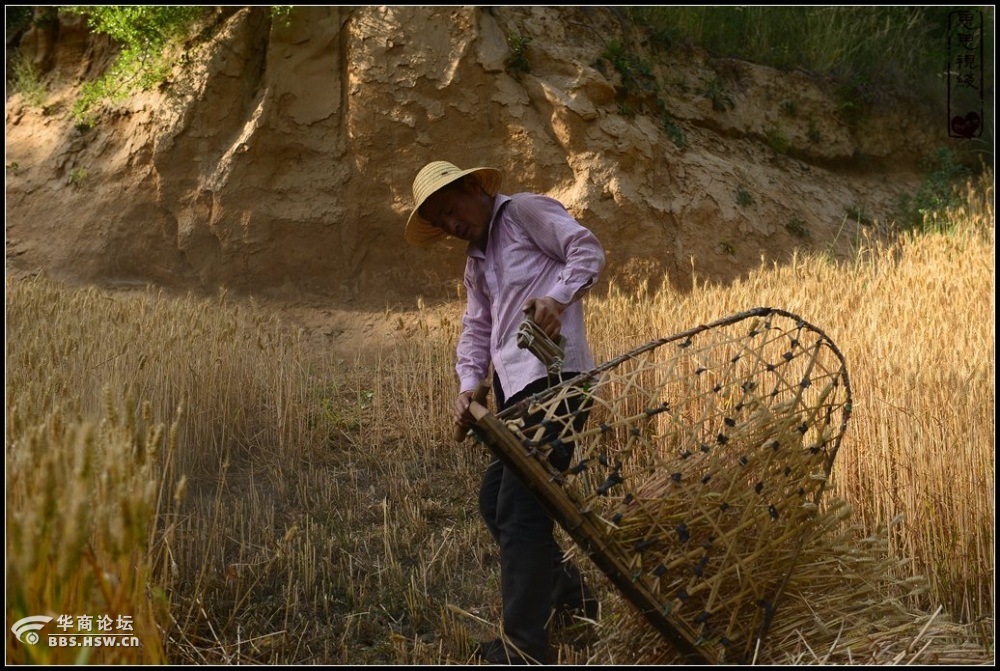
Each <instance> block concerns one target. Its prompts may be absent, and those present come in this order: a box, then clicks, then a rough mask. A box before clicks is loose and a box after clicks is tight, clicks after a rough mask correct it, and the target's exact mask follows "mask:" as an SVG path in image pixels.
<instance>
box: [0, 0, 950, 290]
mask: <svg viewBox="0 0 1000 671" xmlns="http://www.w3.org/2000/svg"><path fill="white" fill-rule="evenodd" d="M224 12H225V13H224V14H221V15H219V16H218V18H217V21H216V24H215V25H214V26H213V27H212V28H211V29H210V30H208V31H207V32H206V34H208V35H209V38H208V40H207V41H201V42H199V43H198V45H197V46H192V47H191V49H190V50H189V51H188V52H186V53H185V54H184V56H183V58H181V59H179V62H181V61H183V65H178V67H177V68H176V72H175V75H174V76H173V77H172V79H171V80H170V81H169V82H167V83H164V84H163V85H162V86H161V87H160V88H159V89H158V90H156V91H149V92H144V93H141V94H136V95H134V96H133V97H132V98H130V99H129V100H128V102H127V103H125V104H124V105H123V106H121V107H118V108H115V109H113V110H112V109H108V110H106V111H105V112H104V113H103V114H102V115H101V117H100V118H99V120H98V123H97V124H96V125H95V126H94V127H92V128H90V129H88V130H84V131H80V130H78V129H77V128H76V127H75V126H74V122H73V120H72V117H71V115H70V113H69V110H70V108H71V105H72V102H73V100H74V99H75V96H77V95H78V93H79V86H80V84H81V83H82V82H83V81H84V80H85V79H88V78H93V77H95V76H96V74H97V73H99V72H101V71H102V69H103V68H105V67H107V64H108V62H109V59H110V57H111V55H112V54H113V50H112V48H111V47H110V46H109V45H108V44H107V43H106V42H105V41H103V40H101V39H96V38H93V37H91V36H90V35H89V34H88V33H87V31H86V30H85V28H84V25H83V24H82V23H81V21H80V20H79V19H72V18H68V17H62V18H61V19H60V21H59V22H57V23H55V24H48V25H46V26H44V27H36V28H33V29H31V30H30V31H28V32H27V33H26V34H24V35H23V37H22V38H21V40H20V43H19V49H20V50H21V52H22V53H24V54H28V55H29V56H31V57H32V58H33V59H34V62H35V64H36V66H37V67H38V68H39V70H40V71H41V72H42V73H43V76H44V81H45V82H46V84H47V99H46V101H45V104H44V106H38V105H30V104H28V102H27V101H26V100H25V98H24V96H23V95H21V94H19V93H16V92H15V93H8V97H7V102H6V107H7V116H6V146H7V149H6V152H7V155H6V165H7V262H8V271H9V272H10V271H11V270H14V271H18V272H37V271H42V272H46V273H48V274H51V275H54V276H57V277H61V278H64V279H68V280H73V281H78V282H88V283H90V282H93V283H103V284H109V285H128V284H146V283H153V284H158V285H163V286H168V287H177V288H191V289H204V290H214V289H216V288H218V287H226V288H229V289H231V290H234V291H237V292H248V293H253V294H258V295H268V296H283V295H288V296H292V295H297V294H302V293H307V294H312V295H319V296H325V297H328V298H330V299H331V300H335V301H339V302H342V303H345V304H360V303H368V304H376V305H377V304H381V305H385V304H387V303H391V302H397V301H412V299H414V298H415V297H416V296H425V297H429V298H434V299H437V298H448V297H452V298H453V297H455V296H456V287H457V286H458V285H459V284H460V281H461V280H460V278H461V269H462V267H463V265H464V255H463V253H462V251H463V248H462V247H461V246H460V245H459V244H457V243H456V242H453V241H448V242H445V243H440V244H438V245H435V246H432V247H429V248H412V247H409V246H407V245H406V243H405V242H404V240H403V235H402V233H403V225H404V222H405V220H406V218H407V216H408V214H409V211H410V208H411V206H412V197H411V191H410V189H411V181H412V178H413V176H414V175H415V174H416V172H417V170H418V169H419V168H420V167H421V166H422V165H423V164H424V163H426V162H428V161H432V160H438V159H443V160H449V161H452V162H454V163H456V164H458V165H460V166H463V167H475V166H478V165H489V166H495V167H497V168H500V169H501V170H503V172H504V173H505V179H504V185H503V191H504V192H506V193H514V192H518V191H524V190H532V191H540V192H544V193H547V194H549V195H551V196H553V197H555V198H558V199H560V200H561V201H562V202H563V203H564V204H565V205H566V206H567V208H568V209H569V210H570V211H571V212H572V213H573V214H574V215H575V216H577V217H578V218H579V219H580V221H581V222H583V223H584V224H585V225H586V226H588V227H590V228H591V229H592V230H594V231H595V232H596V233H597V235H598V236H599V237H600V239H601V240H602V242H603V243H604V245H605V247H606V250H607V254H608V271H607V273H606V276H605V280H604V281H605V282H611V281H613V282H615V283H616V284H618V285H620V286H631V285H635V284H638V283H641V282H644V281H647V280H649V281H652V282H657V281H658V280H660V279H662V278H666V279H668V280H669V281H670V283H671V284H672V285H674V286H675V287H677V288H679V289H684V288H686V287H688V286H690V282H691V275H692V271H693V272H695V273H696V274H697V276H698V278H699V279H700V280H706V279H707V280H715V281H719V282H725V281H729V280H732V279H733V278H736V277H738V276H739V275H741V274H742V273H744V272H745V271H747V270H748V269H750V268H751V267H754V266H756V265H758V264H759V263H760V261H761V259H762V258H763V259H768V260H775V261H779V262H780V261H782V260H784V259H787V258H788V257H789V256H790V254H791V253H792V251H793V250H794V249H796V248H807V249H822V250H828V251H830V252H832V253H834V254H838V255H842V254H846V253H847V252H848V251H849V248H850V245H851V243H852V241H853V240H854V239H855V238H856V237H857V236H858V235H859V234H861V233H863V232H865V231H869V230H875V229H878V228H879V227H880V226H883V225H884V223H885V222H886V221H887V220H888V218H889V217H891V214H892V208H893V207H894V205H895V203H896V202H897V198H898V197H899V195H900V194H901V193H912V192H913V190H914V189H915V188H916V186H917V184H918V181H919V175H918V172H917V168H916V166H917V163H918V161H919V160H920V159H921V158H923V157H924V156H926V155H928V154H930V153H931V152H932V151H933V149H934V148H936V147H937V146H938V145H942V144H945V143H946V142H947V137H946V136H947V133H946V129H945V128H944V127H943V123H940V124H939V123H935V120H934V119H927V118H923V117H921V116H920V115H919V114H918V113H917V112H916V111H914V110H912V109H909V110H902V111H895V112H894V111H891V110H881V111H880V110H875V112H874V113H872V114H869V115H867V116H866V117H865V118H864V119H863V121H861V123H855V124H850V123H848V122H847V121H845V120H843V119H842V114H841V112H842V109H841V106H840V104H839V102H838V100H837V98H836V97H835V96H834V95H832V94H831V93H830V91H829V90H828V87H827V86H826V85H825V84H824V82H823V81H821V80H820V79H818V78H817V77H814V76H811V75H809V74H808V73H804V72H793V73H785V72H779V71H776V70H772V69H770V68H766V67H761V66H756V65H752V64H749V63H745V62H739V61H732V60H714V59H710V58H708V57H706V56H704V55H701V54H698V53H696V52H691V51H682V50H674V51H670V52H665V53H664V52H655V53H654V51H652V50H653V49H654V47H653V46H651V45H644V44H643V43H642V42H641V38H640V37H639V36H637V35H634V34H632V33H630V32H629V28H628V25H627V23H626V22H624V21H621V20H619V19H618V18H617V17H616V16H615V14H614V12H613V10H609V9H607V8H576V7H492V8H487V7H356V8H343V7H296V8H295V9H294V10H293V11H292V12H291V13H290V15H289V18H288V21H287V22H285V21H281V20H272V18H271V15H270V13H269V11H268V8H267V7H253V8H230V9H228V10H224ZM612 41H614V43H615V44H619V45H624V48H625V49H626V50H628V51H627V53H628V54H630V55H633V56H634V57H635V58H641V59H643V60H644V62H647V63H649V64H651V71H650V72H649V73H648V74H647V75H646V77H647V78H646V80H645V81H644V82H639V84H641V86H639V88H638V89H636V87H635V83H634V82H627V81H624V80H623V77H622V74H621V73H620V72H619V71H618V70H616V68H615V66H614V64H613V63H612V62H611V61H610V60H609V58H608V56H607V53H608V52H607V47H608V45H609V44H610V43H612ZM512 44H513V45H515V47H518V53H517V54H515V53H514V51H513V48H512V46H511V45H512ZM525 45H526V47H527V48H526V49H523V50H522V49H520V48H519V47H523V46H525ZM8 48H10V45H8ZM514 55H519V56H521V57H522V59H523V60H522V61H521V62H522V64H525V63H526V66H525V67H526V70H525V67H522V68H520V69H517V68H515V67H512V66H511V57H512V56H514ZM630 84H631V85H632V86H631V91H632V92H631V93H630V94H629V95H626V94H625V92H626V91H628V90H629V85H630ZM938 126H942V127H941V128H938ZM859 212H860V213H862V214H861V215H860V216H859V214H858V213H859Z"/></svg>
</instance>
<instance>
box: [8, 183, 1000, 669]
mask: <svg viewBox="0 0 1000 671" xmlns="http://www.w3.org/2000/svg"><path fill="white" fill-rule="evenodd" d="M967 201H968V205H967V206H966V207H965V208H964V209H962V210H961V211H956V212H953V213H952V214H951V215H950V216H951V217H952V218H953V224H954V225H953V226H951V227H948V228H947V232H941V233H934V234H929V235H922V236H916V237H913V238H904V239H901V240H899V241H897V242H895V243H891V244H890V243H874V242H866V241H864V240H859V241H858V243H859V245H858V251H857V255H856V256H855V257H853V258H851V259H840V260H836V259H831V258H828V257H825V256H822V255H816V256H798V257H796V258H792V259H789V260H788V262H787V263H784V264H780V265H774V266H773V267H762V268H760V269H759V270H758V271H756V272H754V273H751V274H750V276H748V277H747V278H745V279H744V280H741V281H740V282H736V283H734V284H732V285H731V286H727V287H710V286H699V287H697V288H696V290H695V291H693V292H691V293H690V294H680V293H677V292H674V291H672V290H671V289H670V288H669V287H665V288H663V289H657V290H655V291H654V290H653V289H652V288H650V289H649V290H648V291H646V292H638V293H634V294H632V293H630V294H627V295H626V294H622V293H621V292H616V291H615V290H614V289H613V288H612V290H610V291H609V292H607V293H606V294H602V295H597V294H595V295H592V296H590V297H589V298H588V299H587V301H588V302H587V305H586V308H587V314H588V329H589V331H590V335H591V341H592V343H593V345H594V349H595V355H596V358H597V359H598V360H599V361H610V360H613V359H614V358H615V357H617V356H619V355H620V354H621V353H623V352H628V351H630V350H633V349H635V348H636V347H638V346H639V345H642V344H643V343H646V342H649V341H651V340H654V339H657V338H662V337H664V336H665V334H676V333H681V332H683V331H685V330H687V329H690V328H692V326H693V325H698V324H707V323H710V322H712V321H713V320H715V319H718V318H719V317H720V316H723V315H731V314H735V313H740V312H742V311H745V310H747V309H748V308H749V307H751V306H758V305H771V306H778V307H780V308H783V309H785V310H787V311H788V312H791V313H793V314H796V315H800V316H801V317H802V318H803V319H805V320H806V321H808V322H809V323H811V324H815V325H817V326H818V327H820V328H821V329H822V330H823V332H825V333H826V334H827V335H828V336H829V337H830V339H831V340H832V342H834V343H836V344H837V346H838V348H839V349H840V351H841V352H842V353H843V356H844V360H845V361H846V362H847V367H848V370H849V372H850V375H851V389H852V392H853V412H852V416H851V418H850V422H849V425H848V430H847V431H846V432H845V434H844V436H843V439H842V442H841V445H840V448H839V450H838V451H837V454H836V459H835V460H834V462H833V467H832V469H831V470H830V478H829V480H828V482H827V483H826V487H825V490H826V491H825V494H824V498H823V499H822V501H820V504H819V507H818V509H817V512H816V517H815V519H814V522H813V524H814V525H815V526H814V527H812V528H811V533H809V534H808V535H807V536H806V537H805V539H804V542H803V544H802V545H801V549H800V551H799V555H798V558H797V561H796V562H795V570H793V571H792V572H791V574H790V575H789V577H788V580H787V582H786V583H785V585H784V588H783V589H782V590H781V594H780V598H779V599H778V600H776V601H775V604H774V606H775V607H774V617H773V620H772V621H771V625H770V627H769V629H768V631H767V635H766V637H765V638H764V639H763V640H762V642H761V645H760V646H759V647H756V646H754V649H753V650H752V654H751V655H750V657H751V660H752V661H756V662H758V663H763V662H765V661H766V662H769V663H789V664H791V663H796V664H830V663H838V664H839V663H850V664H862V663H877V664H897V663H908V662H909V663H955V664H963V663H968V664H974V663H990V662H991V661H992V660H993V659H994V636H993V617H994V593H995V590H994V568H993V562H994V540H995V526H994V493H993V492H994V489H995V488H994V458H995V457H994V436H993V427H994V409H995V400H994V395H993V390H994V386H993V380H994V370H995V368H994V358H993V357H994V354H993V352H994V321H993V320H994V305H993V302H992V301H991V300H989V299H988V298H987V297H992V296H994V272H993V250H994V228H993V221H994V218H993V204H992V203H993V200H992V189H991V187H990V186H988V185H987V186H983V185H979V186H977V187H976V188H975V189H973V190H972V191H970V194H969V197H968V198H967ZM455 312H456V310H455V309H454V306H441V307H440V308H438V307H434V308H424V309H422V310H419V311H417V312H415V313H413V314H398V315H397V314H389V315H387V320H396V319H398V320H399V322H400V324H404V322H405V321H410V322H412V323H413V324H414V328H413V331H412V333H411V334H409V335H406V333H407V331H406V329H405V328H401V329H400V331H399V334H400V336H399V337H398V338H394V339H393V340H392V341H391V342H389V341H387V342H385V343H384V344H382V346H381V347H380V346H379V345H378V344H374V345H375V346H374V347H373V348H370V349H369V352H371V351H374V352H375V353H376V354H377V356H374V357H371V356H369V357H364V358H361V357H359V359H358V360H357V361H356V362H355V361H346V362H338V361H336V360H334V359H332V358H331V357H329V356H328V353H327V352H325V351H317V350H315V349H311V348H307V347H306V342H305V341H304V340H303V338H301V337H300V334H297V333H295V332H292V331H290V330H289V329H288V328H287V325H286V324H283V323H281V321H280V320H279V319H278V318H277V316H275V315H274V314H271V313H268V312H267V311H263V310H260V309H258V308H257V307H256V306H253V305H249V304H247V303H245V302H242V301H238V300H237V301H234V300H232V299H229V298H227V297H223V296H220V297H217V298H214V299H205V298H194V297H170V296H167V295H164V294H162V293H158V292H155V291H150V292H146V291H136V292H129V293H122V292H117V293H114V292H105V291H100V290H97V289H93V288H89V289H72V288H69V287H65V286H61V285H59V284H57V283H55V282H51V281H48V280H44V279H43V278H38V279H34V280H32V279H14V278H8V286H7V315H6V316H7V352H6V355H7V357H6V358H7V362H6V363H7V407H6V411H7V414H6V419H7V435H6V441H5V442H6V445H5V447H6V457H7V479H6V485H7V487H6V489H7V510H6V524H7V530H8V534H7V585H8V588H9V589H8V592H7V595H8V598H7V620H8V626H9V625H10V624H11V623H12V622H13V621H15V620H16V619H18V618H20V617H23V616H25V615H32V614H57V613H64V614H75V615H83V614H87V613H91V614H99V613H101V612H111V611H114V612H115V613H119V614H122V615H131V616H133V617H134V620H135V622H136V624H137V627H138V628H139V630H140V635H141V637H142V640H143V645H142V646H141V647H140V648H133V649H130V650H125V649H118V650H112V649H110V648H108V649H102V650H100V651H98V650H96V649H95V650H91V651H90V653H89V656H87V655H84V656H80V654H79V652H78V651H66V650H63V651H45V650H43V649H41V648H30V649H29V648H28V647H27V646H25V645H23V644H21V643H20V642H18V641H13V640H9V645H8V648H7V661H8V663H24V662H31V661H34V662H47V663H71V662H75V661H89V662H92V663H102V662H107V663H158V662H163V661H169V662H172V663H198V664H206V663H219V664H235V663H255V664H394V663H418V664H435V663H440V662H459V663H465V662H466V661H467V660H468V657H469V652H470V650H471V648H472V645H473V644H474V642H475V641H476V640H477V639H479V638H486V637H489V636H491V635H494V634H495V628H496V624H497V621H498V618H499V602H498V599H499V597H498V594H499V591H498V588H497V565H498V564H497V553H496V548H495V546H494V545H493V541H492V539H491V538H490V537H489V535H488V534H487V533H486V531H485V528H484V526H483V524H482V522H481V521H480V520H479V518H478V513H477V511H476V507H475V500H476V489H477V486H478V478H479V477H480V474H481V472H482V469H483V467H484V466H485V464H486V462H487V461H488V459H489V456H488V453H487V451H486V450H485V449H484V448H483V447H482V446H481V445H470V444H466V445H462V446H456V445H455V443H454V440H453V435H452V433H453V432H452V429H453V426H452V425H451V424H450V422H449V416H450V413H449V410H448V409H449V408H450V404H451V401H452V398H453V394H454V391H455V389H454V372H453V364H454V345H455V338H456V334H457V332H458V325H457V323H456V322H455V319H454V315H455ZM644 410H645V408H644V407H639V408H636V413H638V412H642V411H644ZM696 412H697V410H696V408H695V407H694V406H691V408H690V409H689V413H696ZM636 413H633V414H636ZM598 415H599V409H595V411H594V417H595V419H597V418H598ZM665 417H666V413H660V415H657V416H653V417H651V418H650V419H649V422H648V425H649V426H650V427H652V428H653V429H656V430H659V429H661V428H663V427H662V426H661V425H660V424H659V422H660V421H661V420H662V421H667V420H666V419H665ZM722 422H723V425H724V423H725V420H724V418H723V419H722ZM749 426H752V423H751V424H748V427H749ZM622 439H623V440H622V443H623V445H625V444H627V442H628V437H627V436H622ZM810 440H811V439H810ZM598 463H599V457H598ZM692 463H693V462H692ZM606 476H607V474H605V477H606ZM649 483H650V484H649V486H651V487H653V486H663V485H666V486H668V487H672V486H674V481H673V480H672V479H671V480H670V481H669V483H666V482H662V483H661V482H658V481H654V480H652V479H650V481H649ZM601 484H603V481H602V482H601V483H597V486H598V487H599V486H600V485H601ZM751 491H752V489H751ZM753 495H754V496H757V494H756V493H755V492H754V494H753ZM620 502H621V501H620V500H619V501H617V502H616V503H620ZM609 512H611V511H609ZM848 513H850V514H848ZM613 514H614V513H613V512H611V515H613ZM687 514H690V513H687ZM890 522H892V523H891V524H890ZM560 533H563V532H560ZM564 540H566V543H567V545H569V544H571V543H570V541H569V540H568V539H564ZM578 552H581V551H578ZM581 563H582V565H583V566H582V568H583V569H584V570H585V571H587V574H588V577H589V578H590V579H591V581H592V584H593V586H594V588H595V590H596V591H597V592H598V594H599V595H600V597H601V601H602V617H601V621H600V622H599V623H597V624H592V623H587V622H583V621H578V622H576V623H574V624H572V625H571V626H569V627H564V628H560V629H558V630H557V631H556V632H555V633H554V643H555V644H556V645H557V647H558V652H559V659H560V661H563V662H580V663H589V664H634V663H655V662H670V661H676V659H677V657H676V656H677V651H676V649H675V648H674V647H673V646H670V645H668V644H667V642H666V641H665V639H664V637H663V636H662V635H661V634H660V633H659V632H657V631H656V630H655V629H654V628H653V627H652V626H651V625H650V623H649V622H648V620H646V619H645V618H644V617H642V616H641V615H640V614H639V613H638V612H637V611H636V610H635V608H634V607H633V606H632V605H631V603H630V602H629V601H628V600H626V599H625V598H624V597H623V596H622V594H621V592H620V591H619V590H618V589H617V587H616V586H615V585H614V584H612V583H611V582H610V581H609V580H608V579H606V578H605V577H604V575H603V574H602V573H601V572H600V571H599V570H598V569H597V568H596V567H595V566H594V565H592V564H590V563H588V562H587V561H585V560H584V561H582V562H581Z"/></svg>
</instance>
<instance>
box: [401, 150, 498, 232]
mask: <svg viewBox="0 0 1000 671" xmlns="http://www.w3.org/2000/svg"><path fill="white" fill-rule="evenodd" d="M471 173H475V174H476V175H477V176H478V177H479V181H480V183H481V184H482V186H483V190H484V191H486V193H488V194H489V195H491V196H495V195H497V192H499V191H500V182H502V181H503V174H502V173H501V172H500V171H499V170H497V169H496V168H486V167H479V168H470V169H469V170H462V169H461V168H459V167H458V166H457V165H455V164H453V163H448V162H447V161H433V162H431V163H428V164H427V165H425V166H424V167H423V168H421V169H420V172H418V173H417V176H416V177H414V178H413V202H414V203H415V205H414V206H413V211H412V212H411V213H410V218H409V219H408V220H407V221H406V232H405V235H406V241H407V242H409V243H410V244H411V245H418V246H423V245H429V244H430V243H432V242H434V241H435V240H438V239H440V238H444V237H447V235H448V234H447V233H445V232H444V231H442V230H441V229H440V228H435V227H434V226H432V225H431V223H430V222H429V221H427V220H426V219H424V218H423V217H421V216H420V212H419V210H420V206H421V205H423V204H424V201H425V200H427V199H428V198H430V197H431V195H432V194H433V193H434V192H435V191H438V190H439V189H440V188H441V187H443V186H447V185H448V184H450V183H452V182H454V181H455V180H456V179H461V178H462V177H465V176H466V175H468V174H471Z"/></svg>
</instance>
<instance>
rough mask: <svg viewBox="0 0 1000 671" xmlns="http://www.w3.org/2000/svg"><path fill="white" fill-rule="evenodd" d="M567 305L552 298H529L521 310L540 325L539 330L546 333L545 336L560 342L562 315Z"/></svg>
mask: <svg viewBox="0 0 1000 671" xmlns="http://www.w3.org/2000/svg"><path fill="white" fill-rule="evenodd" d="M566 307H567V306H566V305H565V304H563V303H560V302H559V301H557V300H556V299H554V298H551V297H550V296H543V297H542V298H529V299H528V300H527V302H525V304H524V305H522V306H521V310H522V311H524V313H525V314H526V315H528V316H529V317H531V319H532V320H533V321H534V322H535V323H536V324H538V328H540V329H542V330H543V331H545V335H547V336H548V337H549V338H551V339H552V341H553V342H559V333H560V331H562V313H563V311H564V310H565V309H566Z"/></svg>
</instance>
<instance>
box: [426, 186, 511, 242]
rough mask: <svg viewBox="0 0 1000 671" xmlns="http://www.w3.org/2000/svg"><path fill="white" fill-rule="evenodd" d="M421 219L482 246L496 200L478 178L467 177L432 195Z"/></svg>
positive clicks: (449, 233) (452, 234) (427, 201)
mask: <svg viewBox="0 0 1000 671" xmlns="http://www.w3.org/2000/svg"><path fill="white" fill-rule="evenodd" d="M420 216H422V217H423V218H424V219H426V220H427V221H429V222H430V223H431V225H432V226H434V227H435V228H440V229H441V230H442V231H444V232H445V233H447V234H448V235H451V236H453V237H456V238H460V239H462V240H466V241H467V242H473V243H476V244H477V245H480V246H482V245H483V244H484V243H485V241H486V236H487V234H488V233H489V228H490V219H492V217H493V197H492V196H490V195H488V194H487V193H486V192H484V191H483V190H482V189H481V188H480V186H479V182H478V181H477V180H476V179H475V178H472V179H469V178H468V177H466V178H464V179H462V180H461V181H459V182H458V183H454V184H449V185H448V186H445V187H443V188H441V189H438V190H437V191H435V192H434V193H433V194H431V195H430V197H428V198H427V200H425V201H424V204H423V205H421V207H420Z"/></svg>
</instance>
